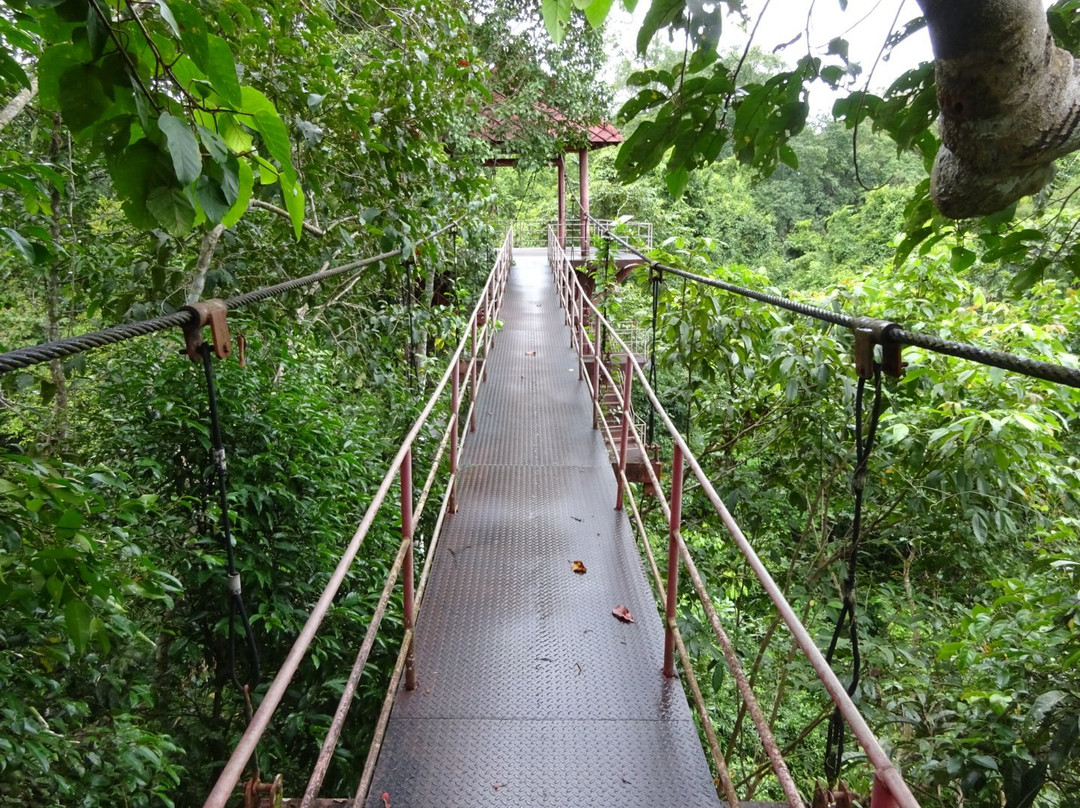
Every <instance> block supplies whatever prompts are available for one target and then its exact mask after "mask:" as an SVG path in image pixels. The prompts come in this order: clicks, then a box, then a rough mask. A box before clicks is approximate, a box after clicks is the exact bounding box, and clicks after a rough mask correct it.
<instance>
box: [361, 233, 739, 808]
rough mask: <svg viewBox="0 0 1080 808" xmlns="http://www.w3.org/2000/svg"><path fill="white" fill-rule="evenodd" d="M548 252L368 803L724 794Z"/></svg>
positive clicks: (665, 799) (524, 299)
mask: <svg viewBox="0 0 1080 808" xmlns="http://www.w3.org/2000/svg"><path fill="white" fill-rule="evenodd" d="M542 253H543V251H541V250H518V251H516V253H515V256H516V259H517V264H516V266H515V267H514V269H513V271H512V272H511V275H510V285H509V288H508V290H507V296H506V300H505V303H504V307H503V313H502V320H503V322H504V324H505V326H504V329H503V331H502V333H501V334H500V336H499V338H498V340H497V343H496V347H495V349H494V350H493V351H492V354H491V358H490V360H489V362H488V381H487V383H486V384H485V385H484V386H483V387H482V388H481V391H480V393H479V396H478V399H477V426H476V432H475V433H472V434H471V435H470V436H469V439H468V442H467V443H466V446H465V450H464V452H463V456H462V459H461V466H460V478H459V489H458V491H459V500H460V503H461V504H460V510H459V511H458V513H457V514H456V515H454V516H452V517H448V518H447V520H446V524H445V526H444V532H443V535H442V538H441V539H440V542H441V544H440V546H439V549H438V553H437V557H436V559H435V562H434V565H433V569H432V574H431V580H430V582H429V585H428V591H427V594H426V596H425V598H424V604H423V607H422V609H421V611H420V613H419V616H418V619H417V625H416V647H415V654H416V665H417V672H418V682H419V686H418V688H417V689H416V690H414V691H406V690H404V689H402V690H401V692H399V693H398V695H397V701H396V703H395V705H394V708H393V712H392V714H391V717H390V723H389V727H388V730H387V734H386V738H385V741H384V744H383V748H382V752H381V754H380V757H379V761H378V765H377V767H376V770H375V775H374V780H373V783H372V786H371V789H370V791H369V792H368V794H369V796H368V800H367V805H368V806H370V807H371V808H385V806H386V805H387V804H389V805H390V806H393V808H422V807H426V808H455V807H456V806H461V808H466V807H467V808H476V807H477V806H489V805H490V806H530V807H531V808H540V807H541V806H550V807H551V808H566V807H567V806H575V805H581V806H590V808H602V807H603V806H611V808H632V807H633V806H650V808H655V806H661V805H673V806H674V805H677V806H681V807H683V806H685V807H687V808H690V807H691V806H718V805H721V804H722V803H720V802H719V800H718V799H717V797H716V792H715V789H714V786H713V782H712V778H711V775H710V772H709V768H708V765H707V764H706V762H705V757H704V754H703V752H702V749H701V745H700V744H699V741H698V735H697V730H696V729H695V725H694V722H693V720H692V718H691V715H690V711H689V709H688V707H687V703H686V697H685V696H684V694H683V691H682V687H681V685H680V682H679V680H678V679H666V678H665V677H664V676H663V674H662V670H661V669H662V667H663V648H664V634H663V627H662V624H661V621H660V618H659V616H658V613H657V609H656V604H655V600H654V598H653V595H652V593H651V591H650V589H649V586H648V584H647V582H646V579H645V575H644V572H643V569H642V565H641V561H640V558H639V555H638V550H637V547H636V545H635V543H634V536H633V533H632V531H631V526H630V524H629V522H628V520H627V518H626V516H625V514H624V513H622V512H617V511H615V510H614V509H613V506H614V503H615V481H614V478H613V476H612V473H611V466H610V464H609V462H608V458H607V454H606V452H605V449H604V446H603V442H602V438H601V435H600V432H598V431H594V430H593V429H592V428H591V426H592V414H591V410H590V400H589V395H588V391H587V389H586V385H585V383H584V382H579V381H578V374H577V365H576V356H575V354H574V352H573V351H572V350H571V349H570V348H569V347H568V346H569V331H568V330H567V329H566V328H565V327H564V325H563V313H562V311H561V310H560V309H559V305H558V302H557V299H556V296H555V292H554V287H553V283H552V280H551V273H550V270H549V269H548V267H547V264H546V259H545V258H544V256H543V254H542ZM574 560H581V561H583V562H584V564H585V566H586V568H587V572H586V573H585V574H584V575H580V574H575V573H574V572H573V571H572V570H571V564H570V562H571V561H574ZM615 606H625V607H626V608H628V609H629V610H630V612H631V613H632V615H633V617H634V620H635V622H634V623H632V624H628V623H622V622H620V621H619V620H617V619H616V618H615V617H614V616H613V615H612V609H613V608H614V607H615ZM384 794H385V795H386V797H385V799H384V796H383V795H384Z"/></svg>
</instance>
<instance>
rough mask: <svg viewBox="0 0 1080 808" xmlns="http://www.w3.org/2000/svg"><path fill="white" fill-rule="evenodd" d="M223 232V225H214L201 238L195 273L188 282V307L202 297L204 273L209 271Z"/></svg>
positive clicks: (204, 280)
mask: <svg viewBox="0 0 1080 808" xmlns="http://www.w3.org/2000/svg"><path fill="white" fill-rule="evenodd" d="M224 232H225V225H223V224H219V225H215V226H214V227H213V228H212V229H211V230H209V231H207V233H206V235H205V236H203V239H202V244H201V245H200V246H199V260H198V262H196V264H195V272H194V273H193V274H192V276H191V280H190V281H188V287H187V295H186V298H187V300H186V303H187V305H189V306H193V305H194V304H196V303H198V302H199V299H200V298H201V297H202V293H203V289H204V288H205V287H206V273H207V271H208V270H209V269H210V262H211V261H212V260H213V258H214V251H215V250H216V249H217V244H218V241H219V240H220V239H221V235H222V233H224Z"/></svg>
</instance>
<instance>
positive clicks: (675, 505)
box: [664, 443, 683, 677]
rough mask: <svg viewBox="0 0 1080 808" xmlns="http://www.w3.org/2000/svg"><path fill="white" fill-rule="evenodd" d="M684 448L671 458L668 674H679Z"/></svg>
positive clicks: (666, 630) (666, 611) (666, 633)
mask: <svg viewBox="0 0 1080 808" xmlns="http://www.w3.org/2000/svg"><path fill="white" fill-rule="evenodd" d="M682 496H683V451H682V447H681V446H680V445H679V444H678V443H676V444H675V452H674V453H673V455H672V458H671V516H670V518H669V519H668V551H667V552H668V557H667V602H666V603H665V605H664V676H669V677H670V676H674V675H675V606H676V604H677V603H678V600H679V539H678V536H679V529H680V526H681V524H682Z"/></svg>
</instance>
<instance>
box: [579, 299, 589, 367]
mask: <svg viewBox="0 0 1080 808" xmlns="http://www.w3.org/2000/svg"><path fill="white" fill-rule="evenodd" d="M586 311H588V309H586V308H585V290H584V289H582V288H581V287H578V337H577V344H578V366H577V378H578V381H579V382H580V381H581V380H582V379H584V378H585V312H586Z"/></svg>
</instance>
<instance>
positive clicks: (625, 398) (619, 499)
mask: <svg viewBox="0 0 1080 808" xmlns="http://www.w3.org/2000/svg"><path fill="white" fill-rule="evenodd" d="M633 362H634V358H633V355H632V354H630V353H627V354H626V364H625V365H623V389H622V424H621V425H620V429H619V473H618V475H616V478H615V485H616V486H617V488H618V492H617V493H616V494H615V510H617V511H621V510H622V508H623V489H625V488H626V483H624V482H623V478H624V477H625V476H626V452H627V449H628V448H629V443H630V382H631V381H633V379H634V365H633Z"/></svg>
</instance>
